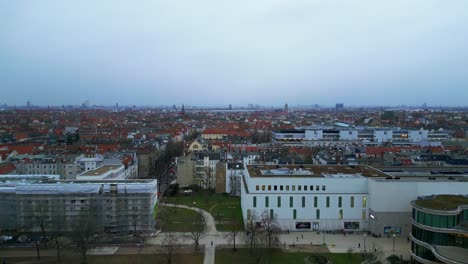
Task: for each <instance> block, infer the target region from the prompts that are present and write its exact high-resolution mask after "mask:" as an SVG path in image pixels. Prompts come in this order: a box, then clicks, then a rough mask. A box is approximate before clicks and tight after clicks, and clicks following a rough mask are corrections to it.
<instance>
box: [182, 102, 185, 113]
mask: <svg viewBox="0 0 468 264" xmlns="http://www.w3.org/2000/svg"><path fill="white" fill-rule="evenodd" d="M182 114H185V107H184V104H182Z"/></svg>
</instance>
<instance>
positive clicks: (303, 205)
mask: <svg viewBox="0 0 468 264" xmlns="http://www.w3.org/2000/svg"><path fill="white" fill-rule="evenodd" d="M304 207H305V196H302V208H304Z"/></svg>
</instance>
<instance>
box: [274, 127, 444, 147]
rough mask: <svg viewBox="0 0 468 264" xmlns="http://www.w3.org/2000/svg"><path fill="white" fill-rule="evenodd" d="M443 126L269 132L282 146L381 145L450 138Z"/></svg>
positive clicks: (335, 128) (436, 141)
mask: <svg viewBox="0 0 468 264" xmlns="http://www.w3.org/2000/svg"><path fill="white" fill-rule="evenodd" d="M449 135H450V134H449V133H448V132H447V131H445V130H438V131H434V130H431V131H429V130H424V129H419V130H406V129H400V128H366V127H356V128H354V127H311V128H307V129H288V130H277V131H273V132H272V133H271V140H272V142H274V143H281V144H283V145H285V146H304V145H306V146H330V145H335V146H337V145H347V144H350V143H364V144H371V145H381V144H385V143H387V142H390V143H394V144H399V145H419V144H422V143H425V144H429V145H434V144H435V145H437V143H440V141H443V140H449V139H450V136H449Z"/></svg>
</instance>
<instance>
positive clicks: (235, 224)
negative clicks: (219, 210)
mask: <svg viewBox="0 0 468 264" xmlns="http://www.w3.org/2000/svg"><path fill="white" fill-rule="evenodd" d="M239 225H240V223H239V220H238V219H237V217H235V216H232V221H231V222H230V223H229V231H228V232H227V233H226V234H225V237H226V239H227V240H228V241H230V242H232V250H233V251H236V250H237V248H236V239H237V238H238V236H239V234H240V230H239Z"/></svg>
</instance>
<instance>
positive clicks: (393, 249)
mask: <svg viewBox="0 0 468 264" xmlns="http://www.w3.org/2000/svg"><path fill="white" fill-rule="evenodd" d="M393 251H395V234H393Z"/></svg>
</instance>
